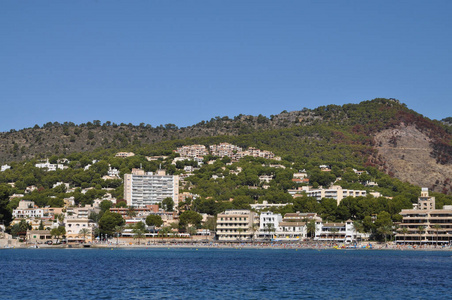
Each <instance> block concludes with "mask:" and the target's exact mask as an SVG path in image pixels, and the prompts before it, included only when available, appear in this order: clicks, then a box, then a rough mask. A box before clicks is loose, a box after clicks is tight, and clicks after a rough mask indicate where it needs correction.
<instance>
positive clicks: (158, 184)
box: [124, 169, 179, 208]
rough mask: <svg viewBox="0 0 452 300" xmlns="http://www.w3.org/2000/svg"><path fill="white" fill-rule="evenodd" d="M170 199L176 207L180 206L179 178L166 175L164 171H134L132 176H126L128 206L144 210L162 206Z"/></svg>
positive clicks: (125, 194) (125, 193)
mask: <svg viewBox="0 0 452 300" xmlns="http://www.w3.org/2000/svg"><path fill="white" fill-rule="evenodd" d="M167 197H170V198H172V199H173V201H174V207H177V206H178V204H179V176H177V175H166V173H165V171H164V170H159V171H157V174H154V173H153V172H144V171H143V170H141V169H132V174H125V175H124V199H125V200H126V201H127V205H128V206H131V207H135V208H144V207H146V206H147V205H152V204H160V203H162V201H163V199H165V198H167Z"/></svg>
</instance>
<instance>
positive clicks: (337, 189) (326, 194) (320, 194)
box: [289, 185, 367, 205]
mask: <svg viewBox="0 0 452 300" xmlns="http://www.w3.org/2000/svg"><path fill="white" fill-rule="evenodd" d="M301 191H304V192H306V196H308V197H313V198H316V200H317V201H319V202H320V200H322V199H323V198H332V199H334V200H336V202H337V205H339V203H341V201H342V199H344V198H345V197H360V196H362V197H365V196H366V195H367V191H366V190H347V189H343V188H342V187H341V186H338V185H333V186H332V187H331V188H328V189H324V188H320V189H310V188H309V187H301ZM289 193H290V191H289Z"/></svg>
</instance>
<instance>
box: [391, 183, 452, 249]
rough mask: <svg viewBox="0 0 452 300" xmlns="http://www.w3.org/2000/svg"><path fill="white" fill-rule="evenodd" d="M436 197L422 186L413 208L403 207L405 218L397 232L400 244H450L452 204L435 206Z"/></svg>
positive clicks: (402, 213) (397, 239) (402, 212)
mask: <svg viewBox="0 0 452 300" xmlns="http://www.w3.org/2000/svg"><path fill="white" fill-rule="evenodd" d="M435 204H436V203H435V197H432V196H429V192H428V189H427V188H422V191H421V196H420V197H419V198H418V202H417V204H416V205H414V207H413V209H402V211H401V212H400V214H401V215H402V217H403V219H402V222H401V223H400V224H399V229H398V231H397V234H396V242H397V243H398V244H417V245H424V244H430V245H432V244H438V245H443V244H449V243H450V240H451V239H452V205H444V206H443V208H442V209H436V208H435Z"/></svg>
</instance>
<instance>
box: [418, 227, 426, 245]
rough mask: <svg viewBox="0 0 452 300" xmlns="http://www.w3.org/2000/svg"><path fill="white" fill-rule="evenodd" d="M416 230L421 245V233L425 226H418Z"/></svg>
mask: <svg viewBox="0 0 452 300" xmlns="http://www.w3.org/2000/svg"><path fill="white" fill-rule="evenodd" d="M417 230H418V232H419V246H420V245H422V235H423V234H424V232H425V226H418V227H417Z"/></svg>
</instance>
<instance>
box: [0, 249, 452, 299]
mask: <svg viewBox="0 0 452 300" xmlns="http://www.w3.org/2000/svg"><path fill="white" fill-rule="evenodd" d="M0 284H1V289H0V299H452V252H449V251H400V250H394V251H392V250H383V251H382V250H306V249H304V250H301V249H241V248H233V249H216V248H184V249H181V248H142V249H118V248H108V249H5V250H0Z"/></svg>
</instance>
